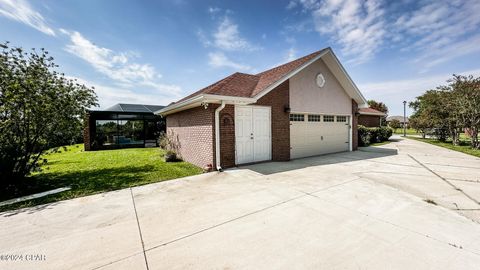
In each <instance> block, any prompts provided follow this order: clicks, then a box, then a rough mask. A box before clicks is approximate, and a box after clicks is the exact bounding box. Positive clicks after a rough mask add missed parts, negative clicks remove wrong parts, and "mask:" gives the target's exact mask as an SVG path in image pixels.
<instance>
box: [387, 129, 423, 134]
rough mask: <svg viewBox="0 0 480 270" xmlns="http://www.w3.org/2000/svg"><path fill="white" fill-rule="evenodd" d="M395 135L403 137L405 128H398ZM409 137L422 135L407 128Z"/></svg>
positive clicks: (394, 132)
mask: <svg viewBox="0 0 480 270" xmlns="http://www.w3.org/2000/svg"><path fill="white" fill-rule="evenodd" d="M393 134H397V135H403V128H397V130H394V131H393ZM407 135H420V133H418V132H417V131H416V130H415V129H413V128H407Z"/></svg>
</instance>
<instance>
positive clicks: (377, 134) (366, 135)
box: [358, 125, 393, 146]
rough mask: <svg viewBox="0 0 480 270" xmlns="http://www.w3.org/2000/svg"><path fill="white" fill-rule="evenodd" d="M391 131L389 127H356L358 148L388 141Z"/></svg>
mask: <svg viewBox="0 0 480 270" xmlns="http://www.w3.org/2000/svg"><path fill="white" fill-rule="evenodd" d="M392 133H393V130H392V129H391V128H389V127H374V128H368V127H365V126H362V125H359V126H358V143H359V145H360V146H368V145H370V144H371V143H377V142H384V141H388V138H390V136H392Z"/></svg>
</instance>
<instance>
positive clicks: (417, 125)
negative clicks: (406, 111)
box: [409, 115, 433, 139]
mask: <svg viewBox="0 0 480 270" xmlns="http://www.w3.org/2000/svg"><path fill="white" fill-rule="evenodd" d="M409 125H410V127H412V128H413V129H415V130H416V131H418V132H420V133H421V134H422V138H424V139H425V135H426V134H427V132H428V131H429V130H431V129H432V128H433V125H432V123H431V121H430V119H428V118H426V117H425V116H423V115H412V116H411V117H410V119H409Z"/></svg>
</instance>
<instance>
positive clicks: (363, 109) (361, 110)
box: [358, 108, 385, 115]
mask: <svg viewBox="0 0 480 270" xmlns="http://www.w3.org/2000/svg"><path fill="white" fill-rule="evenodd" d="M358 111H359V112H360V113H375V114H383V115H385V113H383V112H381V111H379V110H375V109H373V108H361V109H359V110H358Z"/></svg>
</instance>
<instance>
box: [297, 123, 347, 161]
mask: <svg viewBox="0 0 480 270" xmlns="http://www.w3.org/2000/svg"><path fill="white" fill-rule="evenodd" d="M349 120H350V119H349V116H339V115H312V114H310V115H308V114H290V147H291V150H290V157H291V158H300V157H309V156H315V155H323V154H328V153H336V152H343V151H348V150H349V146H350V143H349V132H350V127H349V123H350V121H349Z"/></svg>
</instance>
